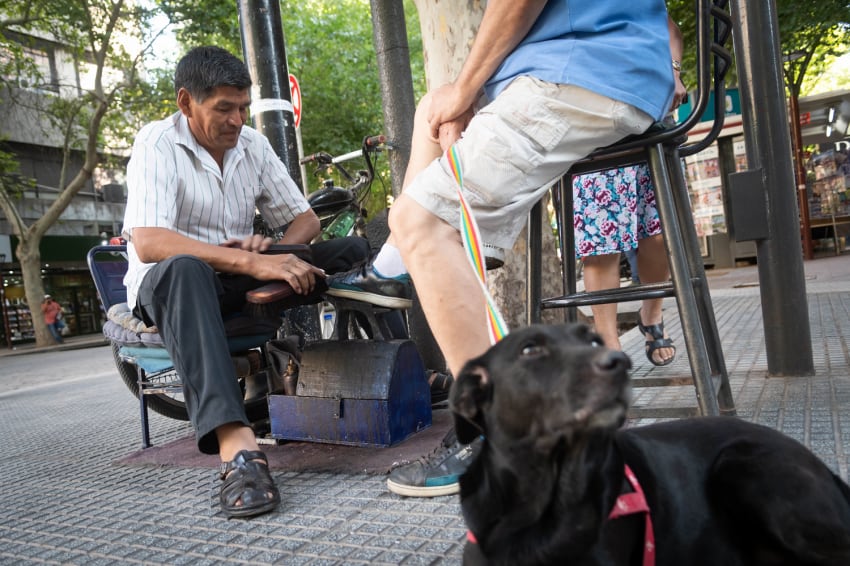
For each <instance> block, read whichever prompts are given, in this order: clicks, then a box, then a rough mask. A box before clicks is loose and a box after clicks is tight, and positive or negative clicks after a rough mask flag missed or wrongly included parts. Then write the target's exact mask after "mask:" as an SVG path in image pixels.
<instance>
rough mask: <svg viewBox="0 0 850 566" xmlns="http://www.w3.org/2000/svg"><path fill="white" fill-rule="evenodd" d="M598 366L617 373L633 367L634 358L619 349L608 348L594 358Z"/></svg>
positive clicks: (603, 369)
mask: <svg viewBox="0 0 850 566" xmlns="http://www.w3.org/2000/svg"><path fill="white" fill-rule="evenodd" d="M593 362H594V363H595V364H596V366H597V367H598V368H599V369H600V370H602V371H605V372H612V373H616V372H619V371H626V370H629V369H631V367H632V360H631V359H630V358H629V357H628V356H627V355H626V354H625V353H623V352H621V351H619V350H606V351H605V352H604V353H602V354H601V355H599V356H596V358H595V359H594V360H593Z"/></svg>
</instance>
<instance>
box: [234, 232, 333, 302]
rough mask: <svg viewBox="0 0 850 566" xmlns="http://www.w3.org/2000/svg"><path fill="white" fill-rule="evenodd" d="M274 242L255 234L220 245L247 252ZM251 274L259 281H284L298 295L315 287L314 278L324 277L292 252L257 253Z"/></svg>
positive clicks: (260, 248)
mask: <svg viewBox="0 0 850 566" xmlns="http://www.w3.org/2000/svg"><path fill="white" fill-rule="evenodd" d="M273 243H274V240H273V239H271V238H264V237H263V236H261V235H258V234H255V235H253V236H250V237H248V238H245V239H244V240H237V239H230V240H227V241H226V242H223V243H222V244H221V245H222V247H225V248H236V249H241V250H244V251H248V252H254V253H258V254H259V253H260V252H264V251H266V250H267V249H269V246H270V245H271V244H273ZM254 263H255V266H254V268H253V269H252V270H251V275H252V276H253V277H255V278H256V279H259V280H260V281H286V282H287V283H289V284H290V285H291V286H292V289H293V291H295V292H296V293H298V294H299V295H307V294H309V293H311V292H312V291H313V289H314V288H315V287H316V278H317V277H321V278H323V279H324V277H325V272H324V270H322V269H319V268H318V267H316V266H314V265H312V264H310V263H307V262H306V261H304V260H302V259H301V258H299V257H298V256H296V255H294V254H273V255H258V256H257V258H256V261H255V262H254Z"/></svg>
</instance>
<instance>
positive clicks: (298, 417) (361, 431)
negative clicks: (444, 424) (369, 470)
mask: <svg viewBox="0 0 850 566" xmlns="http://www.w3.org/2000/svg"><path fill="white" fill-rule="evenodd" d="M269 418H270V421H271V435H272V437H273V438H278V439H286V440H306V441H311V442H328V443H333V444H347V445H352V446H391V445H393V444H396V443H398V442H401V441H402V440H404V439H405V438H407V437H409V436H410V435H412V434H413V433H415V432H418V431H420V430H423V429H425V428H427V427H429V426H431V391H430V388H429V386H428V382H427V381H426V379H425V370H424V368H423V364H422V359H421V358H420V356H419V352H418V351H417V350H416V346H415V345H414V344H413V342H411V341H409V340H391V341H386V342H385V341H376V340H343V341H336V340H327V341H319V342H313V343H311V344H308V345H307V346H306V347H305V349H304V352H303V353H302V356H301V365H300V368H299V371H298V386H297V388H296V395H269Z"/></svg>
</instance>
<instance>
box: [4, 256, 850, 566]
mask: <svg viewBox="0 0 850 566" xmlns="http://www.w3.org/2000/svg"><path fill="white" fill-rule="evenodd" d="M806 273H807V290H808V295H807V296H808V303H809V312H810V324H811V328H812V342H813V350H814V358H815V366H816V368H815V369H816V375H815V376H811V377H786V378H768V377H766V373H767V362H766V356H765V351H764V348H765V346H764V337H763V328H762V319H761V306H760V299H759V289H758V286H757V282H758V278H757V271H756V268H755V267H751V268H739V269H734V270H727V271H725V272H720V271H718V272H715V273H711V275H710V277H709V283H710V285H711V288H712V297H713V300H714V306H715V310H716V315H717V320H718V324H719V328H720V333H721V336H722V341H723V347H724V353H725V358H726V365H727V368H728V370H729V372H730V380H731V383H732V387H733V392H734V396H735V402H736V407H737V410H738V414H739V416H741V417H743V418H745V419H748V420H753V421H756V422H761V423H764V424H767V425H769V426H772V427H775V428H777V429H779V430H782V431H783V432H785V433H787V434H789V435H791V436H792V437H794V438H797V439H798V440H800V441H802V442H803V443H805V444H806V445H807V446H809V447H810V448H812V450H814V451H815V453H817V454H818V455H819V456H820V457H821V458H822V459H823V460H824V461H825V462H826V463H827V464H828V465H829V466H830V467H831V468H832V469H833V470H835V471H836V472H837V473H839V474H840V475H841V476H842V477H844V478H845V479H847V478H848V468H850V460H848V455H850V377H848V376H850V356H849V355H848V340H850V257H848V256H837V257H835V258H825V259H818V260H814V261H809V262H806ZM665 305H666V310H665V316H666V319H665V320H666V321H667V323H668V331H669V333H670V334H671V335H672V336H674V338H675V337H677V336H681V334H680V332H679V326H678V319H677V316H676V313H675V306H674V305H673V303H672V302H670V303H665ZM677 344H679V345H680V355H679V358H678V359H677V361H676V362H675V363H674V364H672V365H671V366H667V367H665V368H653V367H650V366H649V364H648V363H647V362H646V359H645V358H644V354H643V338H642V336H640V334H639V333H638V332H637V331H631V332H629V333H628V334H627V335H625V336H624V339H623V345H624V349H625V350H626V352H627V353H629V355H631V356H632V358H633V359H634V360H635V362H636V364H635V365H636V371H637V372H643V373H644V374H645V373H646V372H655V373H656V374H659V375H660V374H664V375H667V374H672V375H678V374H682V375H686V374H689V370H688V366H687V361H686V359H685V355H684V347H683V345H682V341H681V338H679V339H678V340H677ZM84 352H85V360H86V361H85V363H87V364H91V367H93V368H94V367H97V366H99V365H100V366H102V365H103V364H107V365H108V363H109V360H110V356H111V354H110V351H109V348H108V347H105V346H102V345H96V346H94V347H91V348H89V349H88V350H85V351H84ZM49 355H51V354H49V353H28V354H26V355H22V357H21V358H19V359H25V360H26V361H27V362H29V360H32V364H35V365H37V364H38V363H39V359H41V358H42V356H49ZM65 355H66V356H69V359H70V355H71V353H70V352H66V353H65ZM45 359H46V358H45ZM9 362H11V359H6V358H0V382H2V380H4V379H8V378H10V376H8V375H7V374H6V373H4V369H3V368H4V366H5V367H10V365H8V364H9ZM666 389H667V388H665V391H658V392H653V391H649V390H647V391H643V392H641V394H642V395H648V396H651V395H658V396H668V397H673V398H675V397H676V396H679V398H680V399H681V400H682V401H683V402H684V401H688V402H693V396H694V393H693V388H692V387H690V386H688V387H685V388H681V390H680V391H674V392H670V391H667V390H666ZM673 389H679V388H673ZM658 399H659V402H661V401H662V400H663V401H664V402H666V401H667V400H668V399H667V398H666V397H665V398H663V399H662V397H659V398H658ZM0 415H2V416H0V446H2V447H3V449H2V451H0V469H2V470H3V473H2V474H0V501H2V502H3V505H2V506H0V563H2V564H86V565H91V564H273V563H274V564H287V565H298V564H310V565H320V564H459V563H460V558H461V548H462V543H463V540H464V534H465V528H464V525H463V521H462V519H461V517H460V509H459V506H458V503H457V499H456V497H440V498H434V499H406V498H402V497H398V496H396V495H393V494H390V493H389V492H387V491H386V489H385V484H384V481H385V478H384V477H379V476H367V475H359V474H351V475H335V474H317V473H277V474H275V479H276V480H277V482H278V484H279V485H280V486H281V488H282V491H283V504H282V505H281V508H280V510H279V512H277V513H273V514H271V515H266V516H263V517H259V518H256V519H254V520H251V521H238V520H231V521H228V520H226V519H224V518H223V517H222V516H221V515H220V513H219V512H218V505H217V501H216V498H217V494H218V480H217V479H216V475H215V473H214V472H213V471H212V470H208V469H197V468H178V467H138V466H126V465H119V464H116V462H117V461H118V460H119V459H121V458H122V457H124V456H126V455H128V454H129V453H131V452H134V451H135V450H137V449H138V444H139V423H138V405H137V402H136V400H135V399H133V397H132V396H131V395H129V394H128V392H127V390H126V388H125V387H124V385H123V384H122V383H121V381H120V379H117V376H113V375H109V374H108V372H107V373H98V374H96V375H94V376H93V377H91V378H81V379H75V380H72V381H69V382H64V381H58V382H56V383H50V382H49V381H48V382H46V383H40V384H39V385H37V386H28V387H23V388H18V389H10V388H4V387H2V383H0ZM152 419H153V422H152V431H153V433H154V438H153V441H154V443H155V444H162V443H165V442H169V441H171V440H176V439H179V438H183V437H185V436H186V435H187V434H189V433H190V429H189V427H188V425H187V424H186V423H181V422H176V421H172V420H169V419H165V418H162V417H160V416H158V415H155V414H154V415H152Z"/></svg>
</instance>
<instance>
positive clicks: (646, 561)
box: [466, 465, 655, 566]
mask: <svg viewBox="0 0 850 566" xmlns="http://www.w3.org/2000/svg"><path fill="white" fill-rule="evenodd" d="M625 468H626V469H625V473H626V479H628V480H629V484H631V486H632V489H634V490H635V491H634V493H624V494H622V495H620V497H618V498H617V501H616V502H615V503H614V508H613V509H611V513H609V514H608V518H609V519H618V518H620V517H625V516H626V515H634V514H635V513H646V531H645V534H644V543H643V566H655V532H654V531H653V530H652V517H650V516H649V505H647V503H646V497H645V496H644V494H643V489H642V488H641V487H640V483H638V480H637V477H636V476H635V474H634V472H632V469H631V468H629V466H628V465H626V467H625ZM466 540H467V541H469V543H470V544H478V540H477V539H476V538H475V535H474V534H473V533H472V531H470V530H467V531H466Z"/></svg>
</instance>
